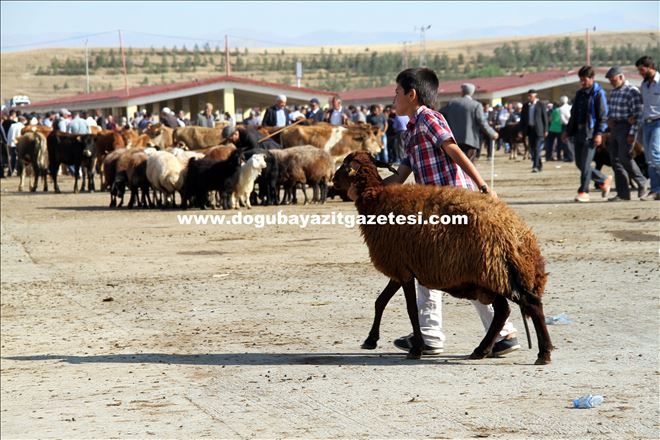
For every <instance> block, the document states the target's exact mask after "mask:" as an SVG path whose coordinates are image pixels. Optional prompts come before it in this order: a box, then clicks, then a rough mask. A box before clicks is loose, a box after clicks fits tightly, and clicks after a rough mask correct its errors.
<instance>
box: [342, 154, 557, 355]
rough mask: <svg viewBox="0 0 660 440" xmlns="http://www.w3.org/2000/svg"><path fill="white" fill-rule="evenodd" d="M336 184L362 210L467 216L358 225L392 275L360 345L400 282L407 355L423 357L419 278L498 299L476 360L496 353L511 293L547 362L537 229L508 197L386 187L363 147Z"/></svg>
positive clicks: (375, 259)
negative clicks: (408, 327)
mask: <svg viewBox="0 0 660 440" xmlns="http://www.w3.org/2000/svg"><path fill="white" fill-rule="evenodd" d="M334 184H335V186H336V187H338V188H344V189H346V188H347V189H348V194H349V197H351V199H352V200H354V201H355V205H356V207H357V209H358V212H359V214H361V215H365V216H369V215H375V216H379V215H385V216H391V215H392V214H393V215H394V216H400V215H401V216H405V218H406V220H407V221H408V222H409V221H410V220H409V219H410V217H411V216H412V217H417V216H418V213H419V212H421V213H422V218H423V219H429V220H430V219H431V218H432V217H431V216H432V215H436V216H443V215H449V216H452V215H461V216H466V218H467V219H468V222H469V224H467V225H453V226H448V225H442V224H431V223H430V222H427V223H425V224H421V225H420V224H410V223H408V224H405V225H401V224H385V225H380V224H379V225H366V224H360V230H361V232H362V236H363V237H364V240H365V242H366V244H367V246H368V247H369V256H370V257H371V261H372V263H373V264H374V266H375V267H376V269H378V270H379V271H380V272H382V273H383V274H385V275H386V276H388V277H389V278H390V283H389V284H388V286H387V287H386V288H385V290H384V291H383V292H382V293H381V294H380V296H379V297H378V299H377V300H376V316H375V318H374V323H373V326H372V329H371V331H370V332H369V337H368V338H367V340H366V341H365V343H364V344H363V348H369V349H371V348H375V347H376V342H377V340H378V337H379V326H380V319H381V317H382V312H383V310H384V308H385V306H386V305H387V302H388V301H389V299H390V298H391V297H392V296H393V295H394V293H396V291H397V290H399V287H401V286H403V290H404V294H405V298H406V305H407V309H408V315H409V317H410V321H411V323H412V326H413V334H414V336H413V339H412V341H413V348H412V349H411V350H410V352H409V353H408V357H409V358H414V359H417V358H419V357H421V354H422V345H423V339H422V334H421V332H420V329H419V315H418V311H417V303H416V297H415V284H414V279H415V278H417V279H418V280H419V283H420V284H422V285H424V286H426V287H428V288H430V289H440V290H443V291H445V292H447V293H449V294H450V295H452V296H455V297H457V298H466V299H472V300H479V301H480V302H481V303H483V304H491V303H492V304H493V308H494V310H495V316H494V318H493V321H492V323H491V326H490V328H489V329H488V331H487V332H486V336H485V337H484V338H483V340H482V341H481V343H480V344H479V346H478V347H477V348H475V349H474V351H473V352H472V354H471V355H470V358H471V359H481V358H483V357H485V356H487V355H488V354H489V353H490V352H491V350H492V347H493V345H494V344H495V340H496V338H497V335H498V333H499V332H500V330H501V329H502V327H503V326H504V323H505V321H506V319H507V317H508V316H509V313H510V310H509V304H508V302H507V299H508V300H511V301H513V302H515V303H517V304H518V305H519V306H520V309H521V311H522V313H523V318H525V317H527V316H529V317H531V319H532V321H533V323H534V327H535V329H536V335H537V338H538V344H539V353H538V357H537V360H536V364H537V365H542V364H548V363H550V351H551V350H552V349H553V346H552V343H551V341H550V335H549V334H548V330H547V328H546V324H545V317H544V315H543V303H542V300H541V296H542V295H543V292H544V288H545V283H546V280H547V274H546V273H545V263H544V260H543V257H542V255H541V251H540V249H539V246H538V244H537V242H536V238H535V237H534V234H533V233H532V231H531V230H530V229H529V228H528V227H527V226H526V225H525V224H524V223H523V221H522V220H521V219H520V218H519V217H518V216H517V215H516V214H515V213H514V212H513V211H512V210H511V209H510V208H509V207H508V206H507V205H506V204H505V203H504V202H502V201H500V200H494V199H492V198H491V197H490V196H487V195H483V194H480V193H476V192H472V191H467V190H465V189H462V188H453V187H436V186H427V185H389V186H384V185H383V181H382V179H381V177H380V176H379V174H378V170H377V168H376V165H375V164H374V162H373V159H372V158H371V156H370V155H369V154H367V153H364V152H357V153H351V154H350V155H349V156H347V157H346V159H345V160H344V163H343V165H342V167H341V168H340V169H339V170H338V171H337V173H336V174H335V178H334ZM438 218H439V217H438ZM525 325H526V321H525ZM528 341H529V333H528ZM530 345H531V341H530Z"/></svg>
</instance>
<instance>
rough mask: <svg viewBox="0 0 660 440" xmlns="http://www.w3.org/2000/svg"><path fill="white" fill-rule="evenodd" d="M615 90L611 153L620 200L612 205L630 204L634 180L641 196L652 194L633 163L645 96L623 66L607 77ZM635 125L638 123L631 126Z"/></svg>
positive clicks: (611, 110) (611, 111) (611, 107)
mask: <svg viewBox="0 0 660 440" xmlns="http://www.w3.org/2000/svg"><path fill="white" fill-rule="evenodd" d="M605 77H606V78H607V79H609V80H610V84H612V87H614V89H613V90H612V91H611V92H610V98H609V99H608V100H607V107H608V109H609V113H608V115H607V125H608V126H609V127H610V136H609V139H608V145H607V148H608V151H609V153H610V158H611V160H612V168H614V182H615V184H616V196H615V197H612V198H611V199H609V201H610V202H618V201H623V200H630V187H629V186H628V182H629V180H630V178H632V179H633V180H634V181H635V182H636V183H637V188H638V190H637V195H638V196H639V198H642V197H644V196H646V195H647V194H648V190H647V189H646V184H647V182H646V179H645V178H644V176H643V175H642V172H641V171H640V170H639V167H638V166H637V162H635V161H634V160H632V150H633V145H634V144H635V134H636V133H637V128H638V125H639V121H640V120H641V117H642V95H641V94H640V93H639V89H637V87H635V86H632V85H630V83H629V82H628V81H626V79H625V77H624V76H623V70H622V69H621V67H619V66H615V67H612V68H611V69H610V70H609V71H608V72H607V74H606V75H605ZM631 121H634V123H631Z"/></svg>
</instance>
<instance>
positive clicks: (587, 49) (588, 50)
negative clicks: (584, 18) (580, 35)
mask: <svg viewBox="0 0 660 440" xmlns="http://www.w3.org/2000/svg"><path fill="white" fill-rule="evenodd" d="M593 30H594V32H595V31H596V26H594V29H593ZM586 53H587V56H586V58H587V59H586V61H587V64H586V65H587V66H591V40H590V39H589V28H587V41H586Z"/></svg>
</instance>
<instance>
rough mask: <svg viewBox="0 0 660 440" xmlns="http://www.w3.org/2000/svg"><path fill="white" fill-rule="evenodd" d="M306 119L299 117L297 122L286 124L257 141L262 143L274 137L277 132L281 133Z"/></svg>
mask: <svg viewBox="0 0 660 440" xmlns="http://www.w3.org/2000/svg"><path fill="white" fill-rule="evenodd" d="M305 120H306V119H298V120H297V121H296V122H294V123H293V124H291V125H287V126H284V127H282V128H280V129H279V130H277V131H274V132H272V133H271V134H269V135H268V136H266V137H263V138H261V139H259V140H258V141H257V143H258V144H260V143H262V142H263V141H265V140H267V139H270V138H272V137H273V136H275V135H276V134H279V133H281V132H283V131H284V130H286V129H287V128H291V127H293V126H294V125H298V124H300V123H301V122H302V121H305Z"/></svg>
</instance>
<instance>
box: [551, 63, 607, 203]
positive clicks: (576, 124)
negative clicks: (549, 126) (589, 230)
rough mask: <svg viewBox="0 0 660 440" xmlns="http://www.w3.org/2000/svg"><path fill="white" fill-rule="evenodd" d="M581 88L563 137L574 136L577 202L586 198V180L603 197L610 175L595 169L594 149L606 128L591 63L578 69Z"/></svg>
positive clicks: (603, 100)
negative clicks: (577, 183)
mask: <svg viewBox="0 0 660 440" xmlns="http://www.w3.org/2000/svg"><path fill="white" fill-rule="evenodd" d="M578 76H579V77H580V85H581V86H582V88H581V89H580V90H578V91H577V93H576V94H575V99H574V100H573V107H572V108H571V119H570V120H569V121H568V126H567V127H566V132H565V133H564V134H563V135H562V140H563V141H564V142H566V140H567V139H568V137H569V136H571V137H573V140H574V145H575V164H576V165H577V167H578V168H579V169H580V187H579V189H578V194H577V196H575V201H576V202H583V203H584V202H588V201H589V181H590V180H593V181H594V182H595V183H596V187H598V188H600V190H601V192H602V195H603V197H607V195H608V194H609V192H610V186H611V185H612V176H606V175H605V174H603V173H602V172H600V171H598V170H596V169H594V168H593V167H592V166H591V162H592V161H593V160H594V155H595V154H596V148H599V147H601V146H602V144H603V133H604V132H605V130H606V129H607V97H606V96H605V91H604V90H603V88H602V87H601V86H600V84H598V83H597V82H596V81H595V80H594V77H595V76H596V74H595V72H594V69H593V68H592V67H591V66H583V67H582V68H581V69H580V71H579V72H578Z"/></svg>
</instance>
